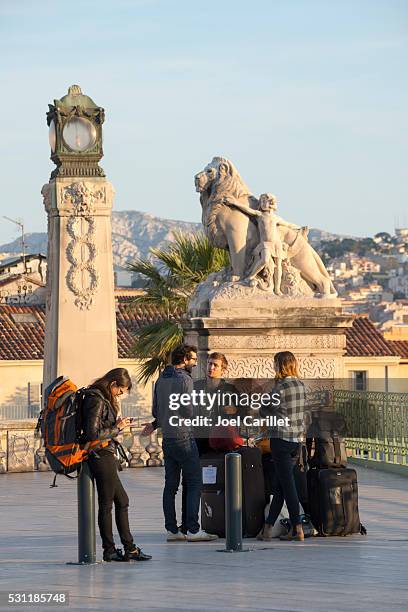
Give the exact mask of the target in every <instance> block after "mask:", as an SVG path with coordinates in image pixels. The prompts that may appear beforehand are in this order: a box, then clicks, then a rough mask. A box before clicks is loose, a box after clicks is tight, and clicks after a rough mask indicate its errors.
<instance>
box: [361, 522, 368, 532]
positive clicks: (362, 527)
mask: <svg viewBox="0 0 408 612" xmlns="http://www.w3.org/2000/svg"><path fill="white" fill-rule="evenodd" d="M360 534H361V535H367V529H366V528H365V527H364V525H362V523H360Z"/></svg>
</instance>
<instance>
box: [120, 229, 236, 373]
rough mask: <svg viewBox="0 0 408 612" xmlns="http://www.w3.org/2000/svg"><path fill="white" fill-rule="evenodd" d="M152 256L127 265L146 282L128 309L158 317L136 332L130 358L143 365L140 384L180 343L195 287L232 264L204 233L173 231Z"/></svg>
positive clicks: (139, 369)
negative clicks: (145, 309)
mask: <svg viewBox="0 0 408 612" xmlns="http://www.w3.org/2000/svg"><path fill="white" fill-rule="evenodd" d="M150 252H151V254H152V257H153V260H152V261H149V260H147V259H141V258H139V259H136V260H135V261H133V262H132V263H130V264H128V266H127V269H128V270H130V271H131V272H135V273H137V274H138V275H141V276H142V277H143V279H144V281H145V284H144V290H145V293H144V294H143V295H140V296H138V297H136V298H135V299H134V300H132V304H133V305H135V306H142V307H146V306H153V307H154V308H155V312H156V313H157V316H158V320H157V321H155V322H153V323H147V324H146V325H144V326H143V327H142V328H141V329H139V330H138V331H137V332H136V341H135V344H134V347H133V354H134V356H135V357H137V358H138V359H140V361H141V364H140V366H139V368H138V372H137V379H138V381H139V382H142V383H144V384H145V383H147V382H148V381H149V380H150V379H151V378H152V377H153V376H154V375H155V374H157V373H158V372H160V371H161V370H162V369H163V367H164V366H165V365H166V363H167V362H168V358H169V355H170V353H171V351H172V350H173V349H174V348H175V347H176V346H177V345H178V344H180V343H181V342H182V340H183V328H182V326H181V321H182V319H183V318H184V317H185V315H186V312H187V306H188V302H189V299H190V297H191V295H192V293H193V291H194V289H195V287H196V286H197V285H198V283H200V282H202V281H204V280H205V279H206V278H207V276H208V275H209V274H211V273H212V272H219V271H220V270H222V269H223V268H225V267H226V266H228V265H229V263H230V261H229V255H228V253H227V251H224V250H223V249H218V248H215V247H213V246H211V245H210V243H209V241H208V238H207V237H206V236H205V235H204V234H203V233H197V234H188V235H187V234H182V233H181V232H174V242H173V243H172V244H170V245H169V246H168V247H166V248H164V249H157V248H151V249H150Z"/></svg>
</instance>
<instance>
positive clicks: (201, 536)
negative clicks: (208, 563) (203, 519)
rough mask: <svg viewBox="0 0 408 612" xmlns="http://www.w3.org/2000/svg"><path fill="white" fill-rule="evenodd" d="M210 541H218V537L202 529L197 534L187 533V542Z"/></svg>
mask: <svg viewBox="0 0 408 612" xmlns="http://www.w3.org/2000/svg"><path fill="white" fill-rule="evenodd" d="M211 540H218V536H217V535H215V534H213V533H207V532H206V531H203V530H202V529H200V531H197V533H191V531H187V542H210V541H211Z"/></svg>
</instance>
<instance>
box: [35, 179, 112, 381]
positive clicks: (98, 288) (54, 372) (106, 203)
mask: <svg viewBox="0 0 408 612" xmlns="http://www.w3.org/2000/svg"><path fill="white" fill-rule="evenodd" d="M113 193H114V191H113V187H112V185H111V183H109V182H108V181H107V180H106V179H105V178H104V177H90V178H87V177H73V178H67V177H56V178H53V179H52V180H51V181H50V182H49V183H47V184H46V185H44V187H43V189H42V194H43V197H44V205H45V209H46V211H47V214H48V269H47V298H46V334H45V355H44V385H45V386H46V385H48V384H49V383H50V382H51V381H52V380H53V379H54V378H56V377H57V376H60V375H64V376H69V377H70V378H72V380H73V381H74V382H75V383H76V384H77V385H78V386H83V385H87V384H89V383H90V382H91V380H92V379H95V378H96V377H98V376H100V375H102V374H104V373H105V372H107V371H108V370H110V369H112V368H114V367H116V366H117V359H118V351H117V337H116V315H115V299H114V280H113V262H112V238H111V209H112V200H113Z"/></svg>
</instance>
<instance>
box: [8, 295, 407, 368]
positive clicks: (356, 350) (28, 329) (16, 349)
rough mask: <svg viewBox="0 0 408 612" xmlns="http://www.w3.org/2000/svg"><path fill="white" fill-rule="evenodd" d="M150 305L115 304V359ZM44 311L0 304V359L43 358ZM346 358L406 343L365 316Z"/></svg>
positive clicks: (127, 352) (353, 331)
mask: <svg viewBox="0 0 408 612" xmlns="http://www.w3.org/2000/svg"><path fill="white" fill-rule="evenodd" d="M13 314H31V315H32V318H34V321H33V322H16V321H15V320H14V319H13V316H12V315H13ZM161 318H162V315H161V314H160V312H159V311H158V309H157V308H155V307H154V306H143V307H141V306H138V305H136V304H132V302H131V301H129V299H120V300H118V301H117V303H116V321H117V334H118V356H119V358H129V357H131V356H132V352H131V349H132V346H133V343H134V335H135V332H136V331H137V330H138V329H140V328H141V327H143V325H145V324H146V323H154V322H156V321H160V320H161ZM44 331H45V312H44V307H43V306H10V305H0V359H7V360H10V359H16V360H20V359H21V360H24V359H43V357H44ZM346 347H347V353H346V354H347V355H348V356H354V357H360V356H392V355H400V356H401V357H404V358H408V341H393V342H391V341H388V342H387V341H386V340H385V339H384V337H383V336H382V335H381V333H380V332H379V331H378V330H377V329H376V328H375V326H374V325H373V323H371V321H369V319H367V318H366V317H357V318H356V319H355V320H354V322H353V326H352V327H351V328H349V329H347V330H346Z"/></svg>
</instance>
